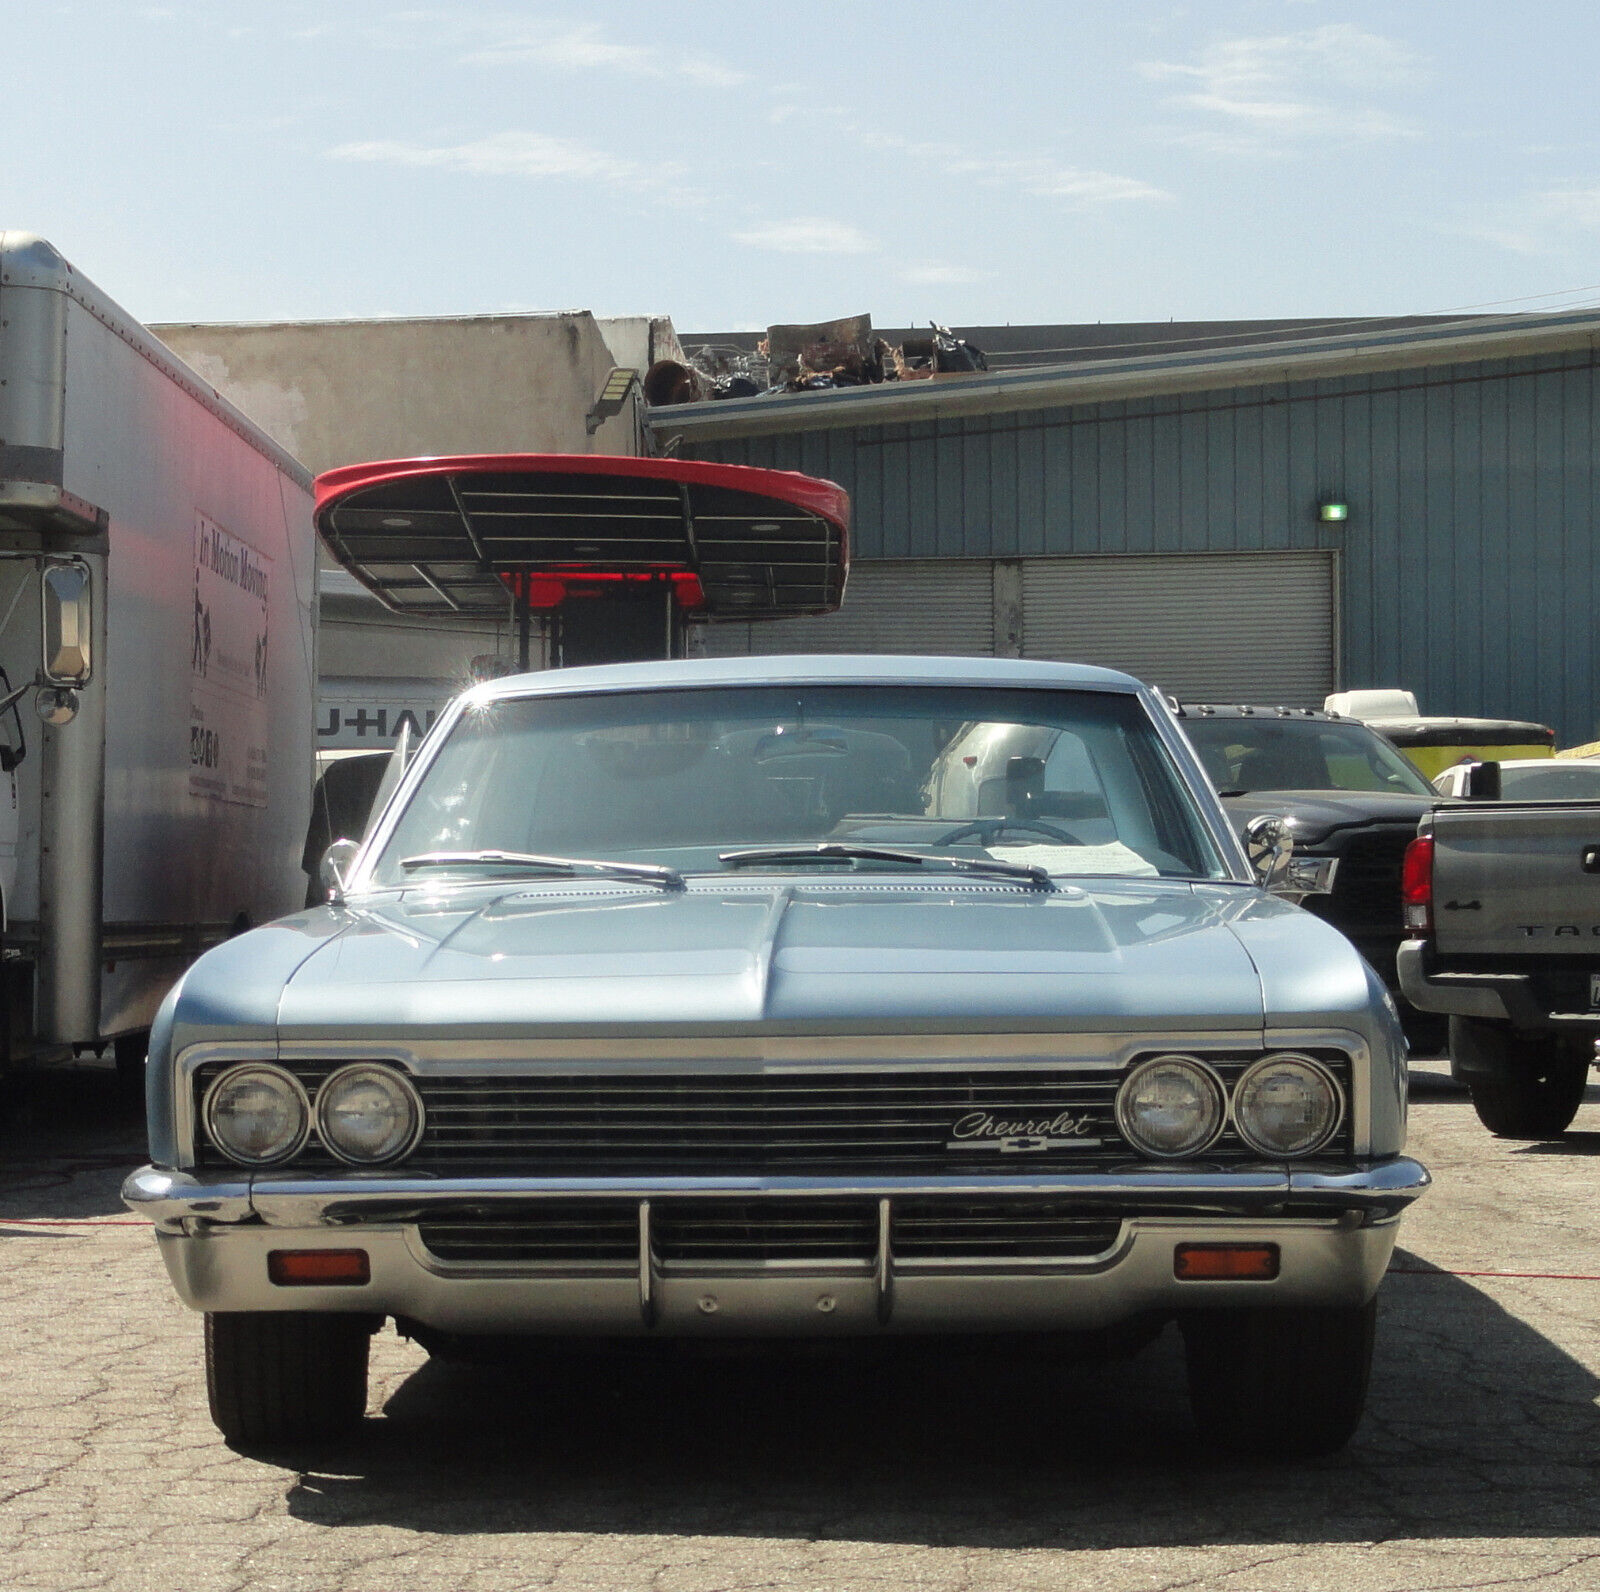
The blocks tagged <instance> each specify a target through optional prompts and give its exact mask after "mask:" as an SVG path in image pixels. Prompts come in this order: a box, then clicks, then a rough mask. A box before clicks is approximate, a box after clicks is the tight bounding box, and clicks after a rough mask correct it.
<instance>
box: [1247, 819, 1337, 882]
mask: <svg viewBox="0 0 1600 1592" xmlns="http://www.w3.org/2000/svg"><path fill="white" fill-rule="evenodd" d="M1244 849H1245V855H1246V856H1247V857H1249V859H1250V866H1251V867H1252V868H1253V869H1254V870H1255V875H1256V882H1257V883H1258V884H1259V885H1260V886H1261V888H1262V889H1263V890H1270V891H1271V892H1272V894H1273V895H1276V896H1282V897H1284V898H1285V900H1288V901H1295V902H1299V901H1302V900H1304V898H1305V897H1306V896H1308V895H1328V894H1330V893H1331V891H1332V890H1333V880H1334V876H1335V875H1336V874H1337V873H1338V871H1339V859H1338V858H1337V857H1297V856H1295V855H1294V820H1293V819H1292V818H1286V817H1282V816H1280V815H1278V814H1276V813H1262V814H1261V816H1260V817H1258V818H1252V819H1251V820H1250V822H1249V823H1248V824H1246V825H1245V826H1244Z"/></svg>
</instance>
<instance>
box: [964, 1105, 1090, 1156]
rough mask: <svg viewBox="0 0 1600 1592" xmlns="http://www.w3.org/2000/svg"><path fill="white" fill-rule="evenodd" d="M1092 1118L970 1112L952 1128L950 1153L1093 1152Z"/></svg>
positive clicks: (1035, 1153) (1060, 1114)
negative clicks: (1090, 1129)
mask: <svg viewBox="0 0 1600 1592" xmlns="http://www.w3.org/2000/svg"><path fill="white" fill-rule="evenodd" d="M1089 1126H1090V1123H1089V1118H1088V1117H1087V1116H1079V1115H1077V1114H1075V1113H1074V1112H1071V1111H1062V1112H1060V1113H1058V1114H1057V1115H1056V1116H1053V1117H997V1116H995V1115H994V1114H993V1113H992V1112H988V1111H969V1112H968V1113H967V1114H966V1116H964V1117H962V1118H960V1119H959V1120H958V1121H957V1122H956V1123H954V1124H953V1125H952V1127H951V1129H950V1137H949V1139H947V1140H946V1141H945V1149H947V1150H998V1151H1000V1153H1001V1154H1002V1155H1038V1154H1040V1153H1042V1152H1043V1151H1045V1150H1073V1149H1076V1150H1092V1149H1095V1148H1096V1147H1097V1146H1098V1145H1099V1143H1100V1141H1099V1140H1098V1139H1091V1138H1089V1137H1088V1136H1087V1135H1088V1132H1089Z"/></svg>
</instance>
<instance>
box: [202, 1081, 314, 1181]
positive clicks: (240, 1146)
mask: <svg viewBox="0 0 1600 1592" xmlns="http://www.w3.org/2000/svg"><path fill="white" fill-rule="evenodd" d="M204 1115H205V1123H206V1132H207V1133H208V1134H209V1135H210V1137H211V1142H212V1143H213V1144H214V1145H216V1147H217V1148H218V1149H219V1150H221V1151H222V1153H223V1154H224V1155H225V1156H227V1157H228V1159H229V1160H230V1161H237V1162H239V1164H240V1165H241V1166H275V1165H276V1164H277V1163H278V1162H279V1161H287V1160H288V1159H289V1157H290V1156H291V1155H294V1154H296V1153H297V1152H298V1151H299V1149H300V1147H301V1145H303V1144H304V1143H305V1142H306V1135H307V1133H309V1132H310V1131H311V1106H310V1104H309V1102H308V1101H307V1100H306V1092H305V1090H304V1089H302V1088H301V1087H300V1082H299V1080H298V1079H297V1078H295V1077H294V1076H293V1075H292V1074H290V1073H287V1072H285V1071H284V1070H283V1068H281V1067H269V1066H266V1065H264V1064H257V1063H248V1064H246V1065H244V1066H241V1067H230V1068H229V1069H228V1070H227V1071H226V1072H225V1073H223V1074H222V1076H221V1077H219V1078H218V1079H217V1080H216V1082H215V1083H213V1084H212V1085H211V1087H210V1089H209V1090H207V1091H206V1099H205V1107H204Z"/></svg>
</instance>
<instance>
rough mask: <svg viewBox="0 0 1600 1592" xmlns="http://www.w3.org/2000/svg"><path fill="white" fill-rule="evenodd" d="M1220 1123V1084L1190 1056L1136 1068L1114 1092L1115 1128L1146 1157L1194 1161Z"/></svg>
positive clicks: (1222, 1111)
mask: <svg viewBox="0 0 1600 1592" xmlns="http://www.w3.org/2000/svg"><path fill="white" fill-rule="evenodd" d="M1226 1120H1227V1105H1226V1101H1225V1097H1224V1095H1223V1092H1222V1080H1221V1079H1220V1078H1218V1077H1217V1075H1216V1074H1215V1073H1214V1072H1213V1071H1212V1070H1211V1069H1210V1068H1209V1067H1208V1066H1206V1065H1205V1063H1204V1062H1201V1061H1196V1060H1195V1058H1194V1057H1193V1056H1156V1057H1155V1058H1153V1059H1152V1060H1150V1061H1145V1062H1141V1063H1140V1064H1139V1065H1138V1066H1137V1067H1135V1068H1134V1069H1133V1071H1132V1072H1131V1073H1129V1075H1128V1077H1127V1080H1126V1081H1125V1082H1124V1083H1123V1085H1122V1087H1121V1088H1120V1089H1119V1090H1118V1091H1117V1127H1118V1128H1119V1129H1120V1130H1121V1133H1122V1136H1123V1138H1125V1139H1126V1140H1127V1141H1128V1143H1129V1144H1131V1145H1132V1146H1133V1147H1134V1148H1135V1149H1137V1150H1142V1151H1144V1153H1145V1154H1146V1155H1158V1156H1167V1157H1170V1156H1180V1155H1197V1154H1198V1153H1199V1152H1200V1151H1201V1150H1204V1149H1206V1148H1208V1147H1209V1146H1210V1145H1212V1144H1214V1143H1215V1142H1216V1140H1217V1137H1218V1135H1219V1134H1220V1133H1221V1132H1222V1128H1223V1124H1224V1122H1225V1121H1226Z"/></svg>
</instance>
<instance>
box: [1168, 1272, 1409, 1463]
mask: <svg viewBox="0 0 1600 1592" xmlns="http://www.w3.org/2000/svg"><path fill="white" fill-rule="evenodd" d="M1376 1319H1377V1301H1376V1300H1372V1301H1369V1302H1368V1303H1367V1304H1365V1305H1360V1306H1356V1307H1354V1308H1340V1307H1337V1306H1329V1307H1326V1308H1305V1307H1300V1308H1292V1309H1272V1308H1270V1307H1263V1308H1255V1309H1224V1310H1196V1311H1193V1312H1191V1313H1189V1314H1188V1315H1186V1316H1184V1317H1183V1318H1182V1320H1181V1326H1182V1328H1183V1343H1184V1352H1185V1358H1186V1360H1187V1364H1188V1372H1189V1404H1190V1407H1191V1408H1192V1409H1193V1411H1194V1418H1195V1422H1196V1424H1197V1425H1198V1427H1199V1429H1200V1436H1201V1439H1202V1440H1203V1441H1204V1442H1206V1443H1208V1444H1209V1445H1211V1446H1212V1447H1214V1448H1220V1449H1223V1450H1225V1451H1226V1452H1228V1453H1231V1454H1238V1455H1241V1456H1246V1457H1251V1458H1269V1459H1270V1458H1277V1459H1306V1458H1310V1457H1312V1456H1314V1455H1317V1454H1331V1453H1333V1452H1334V1451H1335V1450H1336V1449H1340V1448H1343V1447H1344V1445H1345V1444H1346V1443H1347V1442H1349V1440H1350V1437H1351V1434H1352V1433H1354V1431H1355V1429H1356V1427H1357V1426H1359V1425H1360V1424H1361V1416H1362V1412H1363V1411H1364V1410H1365V1408H1366V1402H1367V1382H1368V1379H1369V1377H1370V1375H1371V1372H1372V1342H1373V1329H1374V1324H1375V1322H1376Z"/></svg>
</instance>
